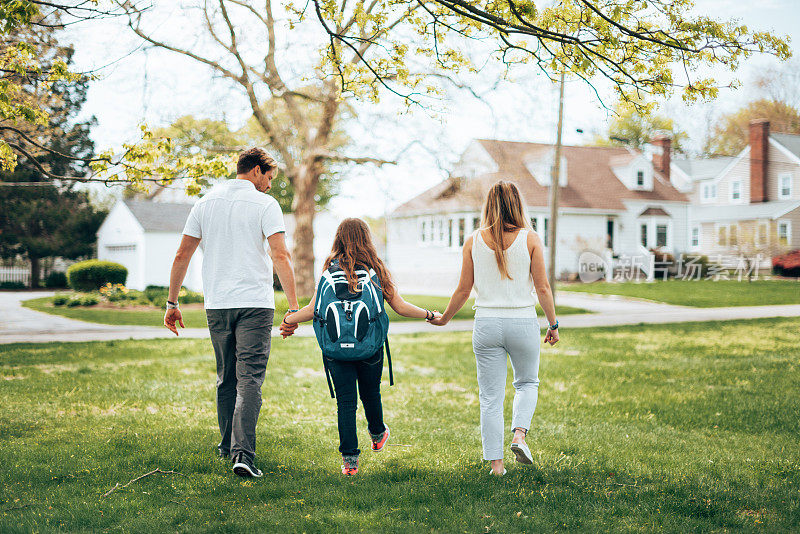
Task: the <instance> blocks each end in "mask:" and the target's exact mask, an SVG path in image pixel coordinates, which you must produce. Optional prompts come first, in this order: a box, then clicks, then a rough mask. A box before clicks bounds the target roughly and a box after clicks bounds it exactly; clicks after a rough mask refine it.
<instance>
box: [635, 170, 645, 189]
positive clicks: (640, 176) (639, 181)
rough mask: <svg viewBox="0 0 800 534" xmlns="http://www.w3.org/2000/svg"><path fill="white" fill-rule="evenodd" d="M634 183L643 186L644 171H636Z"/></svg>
mask: <svg viewBox="0 0 800 534" xmlns="http://www.w3.org/2000/svg"><path fill="white" fill-rule="evenodd" d="M636 185H637V186H638V187H643V186H644V171H636Z"/></svg>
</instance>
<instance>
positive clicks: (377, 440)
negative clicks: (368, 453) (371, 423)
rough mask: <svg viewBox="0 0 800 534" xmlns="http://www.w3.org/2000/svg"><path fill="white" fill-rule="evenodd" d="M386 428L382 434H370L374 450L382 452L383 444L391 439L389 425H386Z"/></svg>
mask: <svg viewBox="0 0 800 534" xmlns="http://www.w3.org/2000/svg"><path fill="white" fill-rule="evenodd" d="M385 428H386V430H384V431H383V433H382V434H379V435H378V436H377V437H376V436H373V435H370V437H371V438H372V450H373V451H375V452H381V451H382V450H383V446H384V445H386V442H387V441H389V427H388V426H387V427H385Z"/></svg>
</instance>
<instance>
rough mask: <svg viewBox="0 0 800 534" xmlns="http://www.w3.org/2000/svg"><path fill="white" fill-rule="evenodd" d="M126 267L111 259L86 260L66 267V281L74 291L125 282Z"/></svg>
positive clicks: (95, 288)
mask: <svg viewBox="0 0 800 534" xmlns="http://www.w3.org/2000/svg"><path fill="white" fill-rule="evenodd" d="M127 277H128V269H126V268H125V267H124V266H123V265H120V264H119V263H114V262H111V261H100V260H87V261H82V262H78V263H75V264H74V265H71V266H70V268H69V269H67V282H68V283H69V287H71V288H72V289H74V290H75V291H95V290H97V289H100V288H101V287H102V286H104V285H105V284H109V283H110V284H122V285H124V284H125V279H126V278H127Z"/></svg>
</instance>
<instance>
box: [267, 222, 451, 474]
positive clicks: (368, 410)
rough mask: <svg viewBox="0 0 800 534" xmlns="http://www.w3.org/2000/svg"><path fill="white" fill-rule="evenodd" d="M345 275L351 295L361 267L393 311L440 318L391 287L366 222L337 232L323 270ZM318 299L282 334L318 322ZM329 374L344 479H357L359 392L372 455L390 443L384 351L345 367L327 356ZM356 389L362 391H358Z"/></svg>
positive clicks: (292, 319)
mask: <svg viewBox="0 0 800 534" xmlns="http://www.w3.org/2000/svg"><path fill="white" fill-rule="evenodd" d="M334 262H338V266H339V267H341V269H342V270H343V271H344V272H345V276H346V278H347V280H348V282H349V285H350V291H351V292H352V293H356V292H360V291H361V289H359V288H358V287H357V284H358V277H357V276H356V274H355V272H356V271H357V270H358V268H363V267H362V266H366V267H369V268H371V269H373V270H374V271H375V273H376V274H377V276H378V279H379V280H380V283H381V287H382V288H383V297H384V298H385V299H386V302H387V303H388V304H389V306H391V307H392V309H393V310H394V311H396V312H397V313H398V314H399V315H402V316H403V317H413V318H416V319H428V320H431V319H434V318H438V317H441V315H440V314H439V313H438V312H433V311H430V310H426V309H425V308H420V307H418V306H414V305H413V304H411V303H409V302H406V301H405V300H404V299H403V297H402V296H400V293H399V292H398V291H397V289H396V288H395V286H394V283H393V282H392V277H391V274H390V273H389V270H388V269H387V268H386V266H385V265H384V263H383V262H382V261H381V259H380V258H379V257H378V253H377V251H376V250H375V245H373V243H372V237H371V235H370V232H369V227H368V226H367V224H366V223H365V222H364V221H362V220H361V219H355V218H351V219H345V220H343V221H342V222H341V224H340V225H339V228H338V229H337V230H336V237H334V239H333V247H332V249H331V253H330V255H329V256H328V258H327V259H326V260H325V264H324V267H323V270H327V269H328V267H330V266H331V264H332V263H334ZM316 298H317V293H316V291H315V292H314V296H313V297H312V298H311V302H309V303H308V305H306V306H305V307H304V308H301V309H300V310H298V311H296V312H293V313H289V314H287V315H286V317H285V318H284V320H283V321H284V324H285V325H286V326H284V325H281V331H282V332H285V334H284V337H286V335H291V332H293V331H294V328H293V327H294V326H295V325H296V324H297V323H302V322H304V321H310V320H311V319H313V317H314V307H315V302H316ZM323 357H324V358H325V361H326V365H327V368H328V371H329V372H330V374H331V377H332V379H333V387H334V389H335V390H336V405H337V410H338V423H339V452H340V453H341V454H342V474H344V475H347V476H352V475H355V474H356V473H358V466H359V461H358V457H359V454H360V453H361V450H360V449H359V448H358V436H357V435H356V407H357V405H358V402H357V398H356V390H358V396H360V397H361V403H362V405H363V406H364V415H365V416H366V417H367V430H369V434H370V438H371V439H372V450H373V451H375V452H379V451H381V450H383V448H384V446H385V445H386V441H387V440H388V439H389V428H388V427H387V426H386V425H385V424H384V422H383V404H382V403H381V374H382V372H383V348H381V349H379V350H378V352H376V353H375V354H373V355H372V356H371V357H369V358H367V359H366V360H358V361H341V360H334V359H332V358H328V357H327V356H323ZM356 386H357V387H356Z"/></svg>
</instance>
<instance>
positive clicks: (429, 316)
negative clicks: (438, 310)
mask: <svg viewBox="0 0 800 534" xmlns="http://www.w3.org/2000/svg"><path fill="white" fill-rule="evenodd" d="M423 309H424V310H425V320H426V321H430V320H431V319H433V318H434V317H436V314H434V313H433V312H432V311H430V310H429V309H428V308H423Z"/></svg>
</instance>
